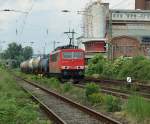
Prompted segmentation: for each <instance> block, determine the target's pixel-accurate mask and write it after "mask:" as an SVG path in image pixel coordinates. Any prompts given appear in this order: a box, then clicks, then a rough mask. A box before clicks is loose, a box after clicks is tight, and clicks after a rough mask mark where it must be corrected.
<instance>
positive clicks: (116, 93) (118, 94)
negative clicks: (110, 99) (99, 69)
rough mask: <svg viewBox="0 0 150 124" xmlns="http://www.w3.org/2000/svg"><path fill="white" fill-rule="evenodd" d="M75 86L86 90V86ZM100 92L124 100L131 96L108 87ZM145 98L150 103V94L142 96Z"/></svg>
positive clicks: (102, 88)
mask: <svg viewBox="0 0 150 124" xmlns="http://www.w3.org/2000/svg"><path fill="white" fill-rule="evenodd" d="M74 86H76V87H79V88H85V85H84V84H74ZM100 92H102V93H105V94H109V95H113V96H116V97H120V98H123V99H128V98H129V97H130V96H131V94H130V93H128V92H123V91H121V90H118V89H113V88H106V87H101V90H100ZM140 95H142V96H143V97H144V99H145V100H147V101H150V94H145V93H143V94H140Z"/></svg>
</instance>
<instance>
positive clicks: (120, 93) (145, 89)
mask: <svg viewBox="0 0 150 124" xmlns="http://www.w3.org/2000/svg"><path fill="white" fill-rule="evenodd" d="M86 82H95V83H96V84H98V85H101V86H100V87H101V92H103V93H107V94H111V95H114V96H117V97H122V98H125V99H127V98H128V97H129V96H130V95H131V92H129V91H124V90H121V89H118V88H112V86H122V87H127V85H128V86H129V87H132V86H133V87H135V88H136V89H137V90H138V92H137V93H138V94H139V95H141V96H143V97H144V98H145V99H147V100H150V86H146V85H142V84H135V82H136V81H133V84H127V83H126V81H125V80H105V79H95V78H85V79H84V80H82V81H80V85H75V86H77V87H80V88H84V86H85V84H86Z"/></svg>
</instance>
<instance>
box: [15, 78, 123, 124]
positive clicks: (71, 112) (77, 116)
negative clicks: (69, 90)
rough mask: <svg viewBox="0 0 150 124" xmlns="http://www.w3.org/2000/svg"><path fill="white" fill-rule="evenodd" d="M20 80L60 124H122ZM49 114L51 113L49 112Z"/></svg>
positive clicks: (43, 88) (29, 82)
mask: <svg viewBox="0 0 150 124" xmlns="http://www.w3.org/2000/svg"><path fill="white" fill-rule="evenodd" d="M17 78H19V79H20V82H21V83H20V85H21V86H22V87H23V88H24V89H25V90H26V91H27V92H29V93H30V94H32V97H34V98H35V97H36V99H38V100H36V101H38V102H40V104H41V103H44V104H45V105H44V106H45V107H46V108H47V109H49V110H50V111H51V113H53V114H55V117H54V120H55V121H56V120H57V119H58V118H59V120H58V121H57V123H58V122H59V123H60V124H121V122H118V121H116V120H114V119H112V118H110V117H108V116H106V115H103V114H101V113H98V112H96V111H94V110H91V109H89V108H87V107H85V106H82V105H80V104H78V103H76V102H73V101H72V100H70V99H68V98H66V97H64V96H61V95H59V94H57V93H55V92H52V91H50V90H48V89H47V88H45V87H43V86H40V85H38V84H36V83H34V82H31V81H27V80H25V79H23V78H20V77H17ZM48 113H49V112H48Z"/></svg>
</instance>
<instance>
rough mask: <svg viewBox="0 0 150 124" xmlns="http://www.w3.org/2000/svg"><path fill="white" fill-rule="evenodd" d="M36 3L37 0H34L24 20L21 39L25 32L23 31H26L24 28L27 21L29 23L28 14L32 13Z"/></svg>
mask: <svg viewBox="0 0 150 124" xmlns="http://www.w3.org/2000/svg"><path fill="white" fill-rule="evenodd" d="M34 5H35V0H32V5H31V7H30V8H29V10H28V12H27V14H25V18H24V20H23V25H22V29H21V33H20V37H19V40H20V39H21V36H22V34H23V32H24V28H25V26H26V23H27V20H28V16H29V14H30V13H31V11H32V10H33V7H34Z"/></svg>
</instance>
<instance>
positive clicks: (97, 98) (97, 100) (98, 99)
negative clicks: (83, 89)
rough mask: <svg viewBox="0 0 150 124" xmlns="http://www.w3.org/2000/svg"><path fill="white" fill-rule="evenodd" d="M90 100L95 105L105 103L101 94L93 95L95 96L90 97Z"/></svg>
mask: <svg viewBox="0 0 150 124" xmlns="http://www.w3.org/2000/svg"><path fill="white" fill-rule="evenodd" d="M88 100H89V102H91V103H92V104H93V105H95V104H101V103H102V102H103V96H102V95H101V94H100V93H93V94H91V95H89V99H88Z"/></svg>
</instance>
